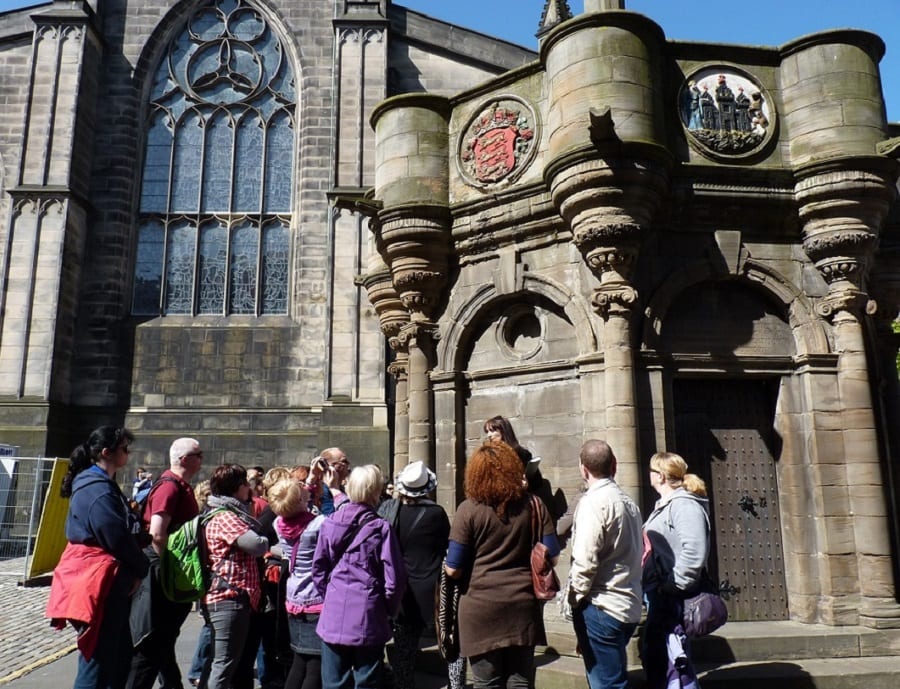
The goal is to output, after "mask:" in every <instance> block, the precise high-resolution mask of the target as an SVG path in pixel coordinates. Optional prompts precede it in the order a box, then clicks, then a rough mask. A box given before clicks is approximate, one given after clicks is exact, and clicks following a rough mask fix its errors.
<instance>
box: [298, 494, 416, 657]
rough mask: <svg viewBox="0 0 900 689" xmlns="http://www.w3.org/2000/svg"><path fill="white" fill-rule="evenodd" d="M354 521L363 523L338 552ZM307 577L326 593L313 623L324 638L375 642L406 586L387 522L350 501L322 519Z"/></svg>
mask: <svg viewBox="0 0 900 689" xmlns="http://www.w3.org/2000/svg"><path fill="white" fill-rule="evenodd" d="M356 524H362V526H361V528H360V529H359V530H358V531H357V532H356V534H355V535H354V536H353V539H352V541H350V543H349V546H348V547H347V548H346V550H345V551H344V552H343V555H342V554H341V552H340V550H341V548H342V545H343V544H344V543H346V541H347V537H348V536H349V535H350V532H351V531H353V529H354V528H355V526H356ZM312 577H313V582H314V583H315V585H316V588H317V589H318V590H319V593H321V594H322V595H323V596H324V598H325V604H324V607H323V608H322V615H321V616H320V617H319V624H318V625H317V627H316V632H317V633H318V634H319V636H320V637H321V638H322V640H323V641H325V642H327V643H331V644H340V645H342V646H377V645H381V644H384V643H386V642H387V641H388V639H390V638H391V623H390V618H391V617H393V616H395V615H396V614H397V611H398V610H399V608H400V602H401V600H402V598H403V592H404V590H405V589H406V567H405V566H404V564H403V553H402V552H401V551H400V544H399V542H398V541H397V537H396V536H395V535H394V532H393V530H392V529H391V526H390V524H388V523H387V522H386V521H385V520H384V519H382V518H381V517H379V516H378V515H377V514H376V513H375V510H373V509H372V508H371V507H369V506H368V505H362V504H360V503H357V502H350V503H348V504H347V505H346V506H345V507H344V508H343V509H341V510H338V511H337V512H335V513H334V514H333V515H332V516H331V517H329V518H328V519H326V520H325V521H324V522H323V523H322V526H321V527H320V529H319V541H318V543H317V544H316V554H315V556H314V557H313V564H312Z"/></svg>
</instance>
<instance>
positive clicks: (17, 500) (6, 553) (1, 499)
mask: <svg viewBox="0 0 900 689" xmlns="http://www.w3.org/2000/svg"><path fill="white" fill-rule="evenodd" d="M55 461H56V460H55V459H54V458H52V457H3V456H0V569H2V568H4V567H5V565H4V563H5V562H6V561H8V560H16V559H19V558H22V561H21V562H17V563H16V565H17V566H19V565H21V564H22V563H23V562H24V570H23V572H22V575H23V579H26V578H27V576H28V562H29V558H31V556H32V555H33V554H34V545H35V540H36V538H37V531H38V524H39V522H40V519H41V510H42V509H43V507H44V499H45V496H46V495H47V487H48V486H49V484H50V477H51V474H52V470H53V463H54V462H55Z"/></svg>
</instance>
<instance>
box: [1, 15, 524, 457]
mask: <svg viewBox="0 0 900 689" xmlns="http://www.w3.org/2000/svg"><path fill="white" fill-rule="evenodd" d="M534 58H535V53H534V52H533V51H529V50H526V49H524V48H519V47H517V46H513V45H510V44H507V43H502V42H498V41H496V40H494V39H492V38H489V37H486V36H482V35H479V34H476V33H473V32H470V31H466V30H463V29H460V28H458V27H452V26H450V25H447V24H445V23H442V22H438V21H435V20H432V19H430V18H428V17H425V16H423V15H421V14H416V13H413V12H410V11H407V10H406V9H404V8H402V7H399V6H394V7H392V6H391V4H390V3H388V2H383V1H382V2H360V1H356V0H353V1H350V0H342V1H337V0H335V1H334V2H323V1H322V0H309V1H302V0H301V1H299V2H298V1H297V0H291V1H290V2H286V1H284V2H282V1H278V0H275V1H272V0H262V1H259V2H257V1H256V0H209V1H207V0H190V1H184V2H176V1H174V0H171V1H159V2H146V1H143V0H141V1H136V0H102V2H98V1H96V0H91V1H86V2H74V1H62V0H58V1H56V2H50V3H45V4H42V5H37V6H35V7H31V8H27V9H23V10H18V11H15V12H10V13H6V14H2V15H0V65H2V68H0V94H2V98H0V247H2V248H0V257H2V258H0V265H2V276H3V285H4V291H3V304H2V312H0V313H2V315H0V442H6V443H10V444H13V445H18V446H19V447H20V454H22V455H25V456H33V455H38V454H43V455H61V456H68V454H69V452H70V451H71V448H72V447H73V446H74V444H75V443H77V442H82V441H83V439H84V437H85V433H86V432H87V431H89V429H91V428H93V427H94V426H96V425H98V424H100V423H105V422H108V421H110V420H112V421H117V422H120V423H121V422H124V423H126V424H127V426H128V427H129V428H131V429H133V430H134V431H135V433H136V434H137V436H138V437H139V442H138V443H137V444H136V445H135V456H134V457H133V458H132V464H133V465H135V466H136V465H138V464H141V463H147V464H150V465H151V466H154V467H159V466H163V465H164V464H165V463H167V454H166V452H167V448H168V445H169V443H171V441H172V439H173V438H174V437H178V436H179V435H192V436H197V437H199V438H200V439H201V440H202V441H203V444H204V447H205V448H206V449H207V455H208V457H209V459H208V460H207V461H208V462H210V461H211V462H223V461H239V462H243V463H245V464H247V465H255V464H262V465H264V466H272V465H275V464H288V465H293V464H295V463H298V462H308V461H309V459H310V458H311V457H313V456H314V455H315V454H316V452H317V451H318V450H321V449H324V448H326V447H329V446H332V445H338V444H340V445H341V446H342V447H344V448H345V449H346V450H347V452H348V454H350V456H351V457H354V458H359V459H366V458H369V459H374V460H377V461H379V462H380V463H382V464H383V465H385V466H387V462H388V457H389V452H390V428H391V426H392V418H391V415H392V411H391V407H390V404H389V402H390V400H389V396H388V395H389V394H390V393H389V389H390V386H389V385H388V384H387V382H388V381H387V380H386V378H387V377H388V374H387V372H386V362H387V358H388V347H387V345H386V343H385V339H384V336H383V334H382V333H381V330H380V328H379V323H378V319H377V318H376V316H375V313H374V311H373V309H372V307H371V305H370V304H369V303H368V300H367V296H366V292H365V290H364V288H363V287H362V286H361V284H360V282H359V279H360V275H361V273H362V272H363V271H364V269H365V266H366V263H367V260H368V255H369V254H370V253H371V246H372V245H373V238H372V236H371V234H370V232H369V231H368V229H367V226H368V221H367V220H366V218H365V216H363V215H362V214H360V213H358V212H356V211H354V210H352V209H349V210H346V209H345V210H342V209H338V208H337V207H336V206H335V205H334V203H333V199H334V197H335V196H336V195H337V194H338V193H343V194H351V195H362V193H363V192H364V191H365V190H366V189H368V188H370V187H371V186H372V185H373V183H374V169H375V166H374V158H373V156H374V132H373V131H372V129H371V126H370V125H369V121H368V118H369V115H370V113H371V111H372V110H373V108H374V106H375V105H376V104H377V103H378V102H379V101H381V100H383V99H384V98H386V97H388V96H391V95H393V94H395V93H404V92H407V91H411V90H419V91H421V90H428V91H431V92H437V93H443V94H452V93H455V92H458V91H460V90H462V89H464V88H466V87H467V86H469V85H470V84H473V83H478V82H480V81H484V80H485V79H488V78H491V77H493V76H495V75H497V74H501V73H504V72H506V71H508V70H510V69H515V68H518V67H520V66H522V65H524V64H527V63H529V62H531V61H533V60H534Z"/></svg>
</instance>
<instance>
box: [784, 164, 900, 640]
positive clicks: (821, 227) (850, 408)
mask: <svg viewBox="0 0 900 689" xmlns="http://www.w3.org/2000/svg"><path fill="white" fill-rule="evenodd" d="M863 163H864V164H863ZM895 184H896V167H895V164H894V161H890V160H888V159H885V158H879V157H876V156H871V157H869V158H867V159H865V160H861V159H844V160H840V161H833V162H824V163H817V164H813V165H809V166H806V167H804V168H801V169H799V170H798V182H797V185H796V189H795V194H796V197H797V200H798V202H799V204H800V218H801V221H802V223H803V248H804V250H805V251H806V253H807V255H808V256H809V257H810V259H812V261H813V262H814V263H815V265H816V268H817V269H818V270H819V272H820V273H821V274H822V276H823V277H824V278H825V281H826V283H827V284H828V293H827V294H826V296H825V297H824V298H823V299H822V301H821V302H820V303H819V305H818V311H819V313H820V315H822V316H823V317H826V318H828V319H829V320H830V321H831V323H832V325H833V332H834V348H835V352H836V353H837V354H838V357H839V358H838V372H837V391H838V395H839V398H840V405H839V408H840V412H839V414H838V415H837V418H838V420H839V426H838V429H837V430H838V432H839V437H840V440H841V441H842V444H843V447H842V453H843V457H844V462H845V464H844V468H845V470H846V485H847V495H848V499H849V505H848V510H849V512H848V517H849V520H848V521H849V526H850V528H851V530H852V538H851V539H848V540H849V545H851V546H852V547H853V548H854V549H855V557H856V571H855V572H853V573H848V574H850V575H851V577H852V578H851V581H852V580H854V579H855V580H856V581H858V586H859V599H860V602H859V606H858V613H859V622H860V624H863V625H866V626H870V627H879V628H880V627H900V606H898V605H897V603H896V601H895V598H894V591H895V583H894V571H893V566H892V560H891V546H890V538H889V533H890V524H889V522H888V519H889V515H888V511H887V504H886V500H885V481H884V475H883V472H882V468H881V462H880V457H879V443H878V430H877V427H876V419H875V414H874V410H873V395H872V390H871V387H870V382H869V381H870V378H869V366H868V362H867V351H866V344H865V336H864V330H863V325H862V320H863V319H865V318H866V317H867V315H871V314H873V313H874V312H875V309H876V304H875V302H874V301H871V300H870V299H869V297H868V294H867V293H866V291H865V290H866V280H867V276H868V272H869V268H870V264H871V260H872V254H873V251H874V249H875V246H876V245H877V242H878V232H879V230H880V228H881V225H882V223H883V222H884V218H885V217H886V216H887V212H888V209H889V208H890V204H891V202H892V200H893V198H894V194H895V187H894V185H895ZM817 432H821V431H817ZM854 575H855V576H854ZM823 593H825V594H826V595H828V594H830V593H831V592H830V591H824V592H823ZM837 604H838V605H841V603H840V602H838V603H837ZM843 605H844V606H853V603H852V602H851V601H845V603H843Z"/></svg>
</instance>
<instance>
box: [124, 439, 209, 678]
mask: <svg viewBox="0 0 900 689" xmlns="http://www.w3.org/2000/svg"><path fill="white" fill-rule="evenodd" d="M202 463H203V450H201V449H200V443H199V441H197V440H195V439H194V438H178V440H176V441H175V442H173V443H172V446H171V447H170V448H169V468H168V469H167V470H166V471H164V472H163V473H162V475H160V477H159V479H158V480H157V481H156V483H154V484H153V488H151V489H150V494H149V495H148V496H147V502H146V504H145V507H144V512H143V515H142V517H143V520H144V526H145V527H146V529H147V530H148V532H149V533H150V538H151V539H152V541H151V544H150V546H149V547H148V548H146V550H145V551H144V552H145V553H146V554H147V557H149V558H150V573H149V574H148V575H147V577H146V578H145V579H144V580H143V581H142V582H141V586H140V588H139V589H138V591H137V593H136V594H135V596H134V600H133V601H132V607H131V635H132V640H133V642H134V656H133V657H132V659H131V671H130V672H129V675H128V684H127V689H151V687H153V684H154V682H155V681H156V678H157V676H159V678H160V680H161V682H162V687H163V689H182V688H183V686H184V685H183V684H182V682H181V671H180V670H179V669H178V661H177V660H176V657H175V641H176V640H177V639H178V635H179V633H180V632H181V625H182V624H184V621H185V619H187V616H188V614H189V613H190V611H191V604H190V603H173V602H172V601H170V600H169V599H168V598H166V596H165V594H164V593H163V592H162V589H161V588H160V586H159V558H160V556H161V555H162V553H163V552H164V551H165V549H166V545H167V543H168V540H169V534H171V533H173V532H174V531H175V530H176V529H178V528H179V527H180V526H181V525H182V524H184V523H185V522H187V521H189V520H191V519H193V518H194V517H195V516H196V515H197V513H198V508H197V499H196V498H195V497H194V489H193V488H191V484H190V481H191V479H192V478H193V477H194V476H195V475H196V474H197V472H198V471H200V466H201V464H202Z"/></svg>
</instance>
